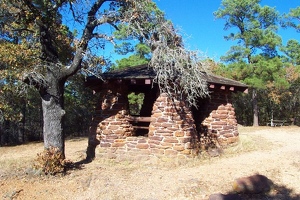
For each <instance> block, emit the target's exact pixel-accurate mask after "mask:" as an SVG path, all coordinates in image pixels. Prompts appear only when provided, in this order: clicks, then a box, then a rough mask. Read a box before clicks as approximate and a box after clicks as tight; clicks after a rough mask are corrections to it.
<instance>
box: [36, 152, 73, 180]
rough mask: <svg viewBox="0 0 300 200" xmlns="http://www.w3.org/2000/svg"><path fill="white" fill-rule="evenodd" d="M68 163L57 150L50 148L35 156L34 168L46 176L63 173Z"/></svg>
mask: <svg viewBox="0 0 300 200" xmlns="http://www.w3.org/2000/svg"><path fill="white" fill-rule="evenodd" d="M69 163H70V161H67V160H65V158H64V156H63V153H62V152H61V151H59V150H58V148H55V147H50V148H49V149H45V150H44V151H43V152H42V153H39V154H38V155H37V158H36V160H35V164H34V168H35V169H37V170H41V171H42V172H44V173H45V174H46V175H47V174H49V175H55V174H58V173H63V172H65V170H66V166H67V165H68V164H69Z"/></svg>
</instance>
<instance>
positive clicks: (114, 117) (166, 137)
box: [89, 83, 238, 157]
mask: <svg viewBox="0 0 300 200" xmlns="http://www.w3.org/2000/svg"><path fill="white" fill-rule="evenodd" d="M116 84H118V87H116V86H115V85H116ZM115 85H114V84H111V85H108V86H107V87H106V89H105V90H102V95H101V101H100V102H99V106H98V109H97V112H96V115H95V117H94V119H93V125H92V128H91V135H90V138H89V142H91V141H93V140H96V141H99V142H98V144H99V145H98V147H99V148H98V150H99V152H101V153H103V154H105V155H107V156H109V157H117V156H119V155H126V156H138V155H168V156H182V157H186V156H191V155H194V154H196V153H197V152H198V149H197V148H199V143H203V142H204V143H205V142H209V140H207V141H206V140H205V139H206V138H207V137H209V136H215V137H216V138H217V141H218V142H219V144H221V145H222V146H226V145H228V144H232V143H235V142H237V141H238V130H237V121H236V119H235V112H234V108H233V107H232V104H231V103H230V91H224V90H214V91H213V92H212V93H211V96H210V98H208V99H203V100H201V101H200V102H199V108H198V109H193V112H192V111H191V110H190V108H188V107H187V106H186V104H185V103H184V102H182V101H171V100H170V99H169V98H168V97H167V96H166V95H165V94H161V95H160V96H159V97H158V98H157V99H156V101H155V102H154V104H153V107H152V114H151V120H150V125H149V132H148V137H145V136H135V129H134V127H133V126H132V124H131V123H130V120H128V113H127V111H128V99H127V89H126V88H124V87H125V86H126V84H119V83H115ZM203 127H205V128H203Z"/></svg>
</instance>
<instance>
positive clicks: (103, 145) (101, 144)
mask: <svg viewBox="0 0 300 200" xmlns="http://www.w3.org/2000/svg"><path fill="white" fill-rule="evenodd" d="M100 147H111V144H110V143H106V142H101V143H100Z"/></svg>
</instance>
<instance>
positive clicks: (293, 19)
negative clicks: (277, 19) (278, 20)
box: [282, 6, 300, 32]
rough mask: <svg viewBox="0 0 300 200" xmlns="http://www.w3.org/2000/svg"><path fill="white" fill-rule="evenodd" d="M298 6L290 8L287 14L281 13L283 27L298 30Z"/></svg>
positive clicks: (299, 12) (299, 14) (299, 9)
mask: <svg viewBox="0 0 300 200" xmlns="http://www.w3.org/2000/svg"><path fill="white" fill-rule="evenodd" d="M299 21H300V6H298V7H297V8H293V9H290V12H289V13H288V14H284V15H283V22H282V26H283V27H292V28H294V29H296V30H297V31H298V32H300V23H299Z"/></svg>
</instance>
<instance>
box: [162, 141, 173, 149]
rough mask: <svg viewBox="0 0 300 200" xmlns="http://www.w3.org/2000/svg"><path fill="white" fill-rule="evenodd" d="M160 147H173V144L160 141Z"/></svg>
mask: <svg viewBox="0 0 300 200" xmlns="http://www.w3.org/2000/svg"><path fill="white" fill-rule="evenodd" d="M160 147H163V148H165V147H173V144H172V143H167V142H161V143H160Z"/></svg>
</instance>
